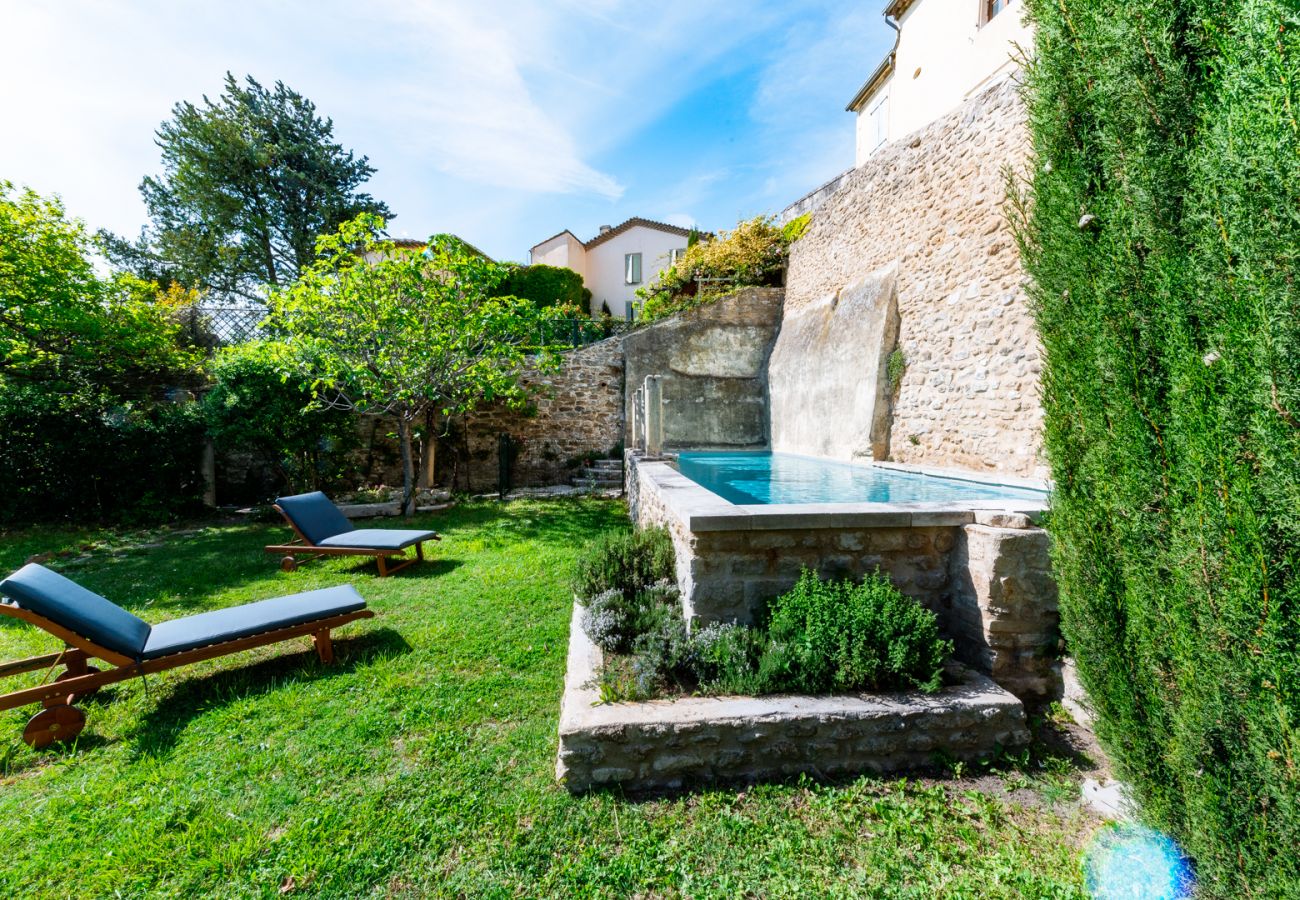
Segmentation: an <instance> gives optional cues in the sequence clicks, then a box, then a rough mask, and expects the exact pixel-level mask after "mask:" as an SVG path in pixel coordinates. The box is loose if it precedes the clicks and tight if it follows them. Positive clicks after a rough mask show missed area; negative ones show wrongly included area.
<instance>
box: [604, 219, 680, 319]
mask: <svg viewBox="0 0 1300 900" xmlns="http://www.w3.org/2000/svg"><path fill="white" fill-rule="evenodd" d="M685 249H686V238H685V236H683V235H677V234H669V233H667V232H665V231H659V230H658V229H655V228H646V227H645V226H644V225H635V226H633V227H632V228H629V229H628V230H627V231H625V232H623V233H622V234H620V235H618V236H617V237H612V238H610V239H609V240H607V241H605V242H604V243H601V244H598V245H597V246H595V247H592V248H591V249H590V250H588V251H587V271H586V273H584V275H583V280H584V282H585V283H586V285H587V287H588V288H590V289H591V312H592V315H600V311H601V304H608V305H609V311H610V313H611V314H612V315H613V316H614V317H615V318H623V317H625V316H626V315H627V311H628V308H629V306H630V305H631V304H632V303H633V302H634V301H636V300H637V296H636V289H637V288H639V287H642V286H643V285H647V284H649V283H650V282H652V281H654V279H655V276H656V275H658V274H659V272H660V271H662V270H663V269H664V268H665V267H667V265H668V263H669V254H670V253H671V251H673V250H685ZM628 253H640V254H641V283H640V284H626V283H624V268H623V267H624V257H625V256H626V255H627V254H628Z"/></svg>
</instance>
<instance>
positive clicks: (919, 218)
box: [786, 81, 1046, 477]
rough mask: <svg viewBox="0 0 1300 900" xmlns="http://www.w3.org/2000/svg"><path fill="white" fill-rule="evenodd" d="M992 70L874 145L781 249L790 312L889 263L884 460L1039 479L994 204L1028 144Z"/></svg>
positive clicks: (1009, 264)
mask: <svg viewBox="0 0 1300 900" xmlns="http://www.w3.org/2000/svg"><path fill="white" fill-rule="evenodd" d="M1024 122H1025V113H1024V107H1023V105H1022V103H1021V102H1020V99H1019V95H1018V93H1017V85H1016V84H1015V83H1013V82H1011V81H1005V82H1003V83H1002V84H1000V85H998V86H995V87H993V88H991V89H989V90H988V91H986V92H985V93H983V94H981V95H979V96H977V97H975V98H973V99H971V100H970V101H968V102H967V103H966V104H964V105H963V106H961V107H960V108H959V109H957V110H956V111H954V112H953V113H951V114H949V115H947V116H945V117H943V118H941V119H939V120H937V121H936V122H934V123H933V124H932V125H930V126H928V127H927V128H925V129H923V130H921V131H919V132H917V133H916V134H915V135H913V136H912V137H910V138H906V139H904V140H902V141H898V142H896V143H894V144H891V145H889V146H887V147H883V148H881V149H880V150H879V151H878V152H877V153H876V154H875V155H874V156H872V157H871V159H870V160H869V161H868V162H867V163H866V164H864V165H863V166H861V167H860V168H858V169H856V170H854V171H853V172H851V173H850V174H849V175H848V176H847V177H846V178H845V179H844V180H843V182H842V183H841V184H840V186H839V188H838V190H837V191H835V193H834V194H833V196H831V197H829V198H828V199H826V200H825V201H824V202H823V203H822V204H821V205H820V206H819V208H818V209H817V211H816V212H815V213H814V214H813V217H812V223H811V225H810V226H809V229H808V231H807V232H806V233H805V235H804V237H803V238H801V239H800V240H799V241H797V242H796V243H795V244H794V246H793V248H792V250H791V254H790V267H789V272H788V275H787V279H786V308H787V309H788V310H792V311H793V310H798V309H801V308H803V307H805V306H807V305H810V304H813V303H815V302H817V301H819V300H820V299H821V298H824V297H827V296H830V295H834V294H835V293H836V292H838V291H839V290H841V289H842V288H844V287H845V286H846V285H849V284H852V283H854V282H856V281H858V280H859V279H861V278H862V277H863V276H864V275H866V274H867V273H869V272H872V271H874V270H877V269H880V268H882V267H884V266H887V265H890V264H891V263H897V265H898V304H899V314H900V318H901V327H900V333H899V347H900V348H901V350H902V351H903V354H904V356H905V358H906V362H907V366H906V370H905V372H904V374H903V378H902V382H901V384H900V385H899V390H898V395H897V399H896V402H895V404H894V407H893V426H892V435H891V442H890V458H892V459H894V460H896V461H899V462H908V463H919V464H926V465H935V466H952V467H957V468H963V469H968V470H971V471H984V472H990V473H993V472H997V473H1001V474H1011V475H1021V476H1034V477H1042V476H1045V475H1046V466H1045V463H1044V461H1043V459H1042V458H1041V453H1040V446H1041V441H1040V433H1041V429H1042V412H1041V409H1040V407H1039V403H1038V377H1039V372H1040V368H1041V367H1040V351H1039V346H1038V342H1037V338H1036V336H1035V333H1034V325H1033V321H1032V317H1031V315H1030V310H1029V304H1028V301H1027V298H1026V295H1025V291H1024V288H1023V281H1024V274H1023V272H1022V270H1021V267H1020V262H1019V254H1018V252H1017V250H1016V246H1015V243H1014V241H1013V240H1012V236H1011V233H1010V230H1009V228H1008V223H1007V220H1006V215H1005V201H1006V173H1007V171H1008V168H1010V169H1011V170H1022V169H1023V167H1024V165H1025V163H1026V159H1027V155H1028V151H1029V146H1028V138H1027V134H1026V131H1025V125H1024Z"/></svg>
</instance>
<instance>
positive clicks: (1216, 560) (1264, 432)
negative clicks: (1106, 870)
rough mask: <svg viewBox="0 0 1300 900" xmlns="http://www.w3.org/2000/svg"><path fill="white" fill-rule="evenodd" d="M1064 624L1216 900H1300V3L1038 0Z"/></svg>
mask: <svg viewBox="0 0 1300 900" xmlns="http://www.w3.org/2000/svg"><path fill="white" fill-rule="evenodd" d="M1027 9H1028V14H1029V15H1030V17H1031V18H1032V19H1033V20H1034V21H1035V23H1036V25H1037V31H1036V37H1035V43H1036V53H1035V54H1034V60H1033V62H1032V63H1031V64H1030V67H1029V71H1028V72H1027V75H1026V85H1025V88H1026V97H1027V101H1028V106H1029V128H1030V133H1031V139H1032V144H1033V150H1034V153H1035V156H1034V159H1035V162H1034V168H1033V173H1032V175H1031V177H1030V178H1029V181H1028V184H1027V185H1026V186H1025V187H1024V190H1023V191H1022V192H1020V193H1019V194H1018V195H1017V198H1016V200H1015V201H1014V205H1015V206H1016V212H1017V213H1018V215H1017V227H1018V230H1019V238H1020V243H1021V250H1022V253H1023V258H1024V262H1025V266H1026V269H1027V271H1028V274H1029V275H1030V278H1031V288H1030V290H1031V295H1032V298H1033V301H1034V304H1035V308H1036V314H1037V318H1038V324H1039V329H1040V333H1041V338H1042V343H1043V350H1044V355H1045V365H1044V374H1043V403H1044V407H1045V411H1046V430H1045V444H1046V450H1047V454H1048V457H1049V460H1050V463H1051V466H1052V471H1053V475H1054V478H1055V482H1056V490H1055V494H1054V498H1053V513H1052V517H1051V523H1050V526H1049V527H1050V529H1051V531H1052V533H1053V537H1054V545H1055V548H1054V554H1055V567H1056V573H1057V577H1058V580H1059V582H1060V586H1061V592H1062V599H1061V612H1062V620H1063V622H1062V624H1063V629H1064V631H1065V634H1066V637H1067V640H1068V641H1069V644H1070V647H1071V649H1072V652H1073V654H1074V655H1075V658H1076V660H1077V663H1078V667H1079V673H1080V676H1081V679H1082V681H1083V683H1084V686H1085V687H1086V689H1087V690H1088V692H1089V694H1090V697H1091V699H1092V701H1093V704H1094V706H1095V707H1096V711H1097V714H1098V722H1097V729H1098V734H1099V736H1100V738H1101V739H1102V741H1103V744H1104V745H1105V747H1106V748H1107V750H1108V751H1109V753H1110V755H1111V757H1112V759H1113V761H1114V762H1115V764H1116V766H1117V768H1118V770H1119V774H1120V776H1121V777H1122V778H1124V779H1125V780H1127V781H1128V782H1129V783H1130V784H1131V785H1132V787H1133V788H1134V790H1135V793H1136V795H1137V799H1138V800H1139V802H1140V805H1141V807H1142V810H1143V815H1144V816H1145V817H1147V818H1149V819H1150V820H1151V822H1152V824H1155V825H1157V826H1160V827H1162V828H1165V829H1167V830H1168V831H1169V832H1170V833H1171V834H1173V836H1175V837H1176V838H1178V839H1179V840H1180V841H1181V842H1182V843H1183V845H1184V847H1185V849H1186V850H1187V851H1188V852H1189V853H1191V854H1192V856H1193V857H1194V859H1195V861H1196V865H1197V869H1198V875H1199V878H1200V881H1201V886H1202V891H1203V892H1204V895H1205V896H1224V897H1281V896H1288V897H1296V896H1300V854H1298V853H1297V851H1296V848H1297V847H1300V737H1298V736H1297V719H1298V717H1300V611H1298V610H1300V578H1297V567H1298V566H1300V378H1298V377H1297V376H1300V286H1298V285H1297V284H1296V277H1297V274H1298V273H1300V266H1298V262H1300V259H1298V257H1300V4H1297V3H1296V2H1294V0H1126V2H1123V3H1121V2H1119V0H1027Z"/></svg>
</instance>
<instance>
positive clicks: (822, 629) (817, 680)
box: [759, 569, 952, 694]
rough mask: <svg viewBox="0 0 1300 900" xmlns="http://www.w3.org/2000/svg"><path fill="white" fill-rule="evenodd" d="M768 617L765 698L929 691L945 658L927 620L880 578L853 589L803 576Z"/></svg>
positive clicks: (945, 645)
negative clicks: (771, 694) (767, 694)
mask: <svg viewBox="0 0 1300 900" xmlns="http://www.w3.org/2000/svg"><path fill="white" fill-rule="evenodd" d="M770 615H771V621H770V624H769V626H768V645H767V647H766V649H765V650H764V651H763V656H762V660H761V661H760V664H759V677H760V680H761V683H762V685H763V688H764V690H765V691H767V692H791V693H809V694H824V693H842V692H845V691H859V690H870V691H880V690H902V689H910V688H919V689H921V690H924V691H936V690H938V689H939V687H940V678H941V675H942V673H943V662H944V659H945V658H946V657H947V656H949V655H950V654H951V653H952V643H951V642H949V641H946V640H943V639H942V638H940V637H939V625H938V620H937V619H936V618H935V615H934V613H932V612H930V611H929V610H928V609H926V608H925V607H923V606H921V605H920V604H919V603H917V602H916V601H915V600H913V599H911V598H909V597H904V596H903V595H902V594H901V593H899V591H898V589H897V588H895V587H894V586H893V584H892V583H890V581H889V579H888V578H887V577H885V576H883V575H874V576H868V577H867V578H865V579H863V580H862V582H860V583H857V584H855V583H853V582H852V581H838V582H837V581H823V580H822V579H821V578H819V577H818V576H817V574H816V573H815V572H811V571H808V570H806V569H805V570H804V572H803V574H802V575H801V576H800V577H799V581H798V583H797V584H795V586H794V588H793V589H791V590H790V591H788V592H787V593H785V594H782V595H781V596H780V597H778V598H776V599H775V600H774V601H772V604H771V607H770Z"/></svg>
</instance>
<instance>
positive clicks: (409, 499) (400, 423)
mask: <svg viewBox="0 0 1300 900" xmlns="http://www.w3.org/2000/svg"><path fill="white" fill-rule="evenodd" d="M397 437H398V441H399V442H400V443H401V445H402V515H405V516H410V515H414V514H415V460H414V459H413V458H412V455H411V423H410V421H408V420H407V418H406V417H405V416H398V417H397Z"/></svg>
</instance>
